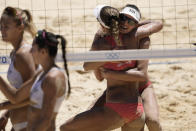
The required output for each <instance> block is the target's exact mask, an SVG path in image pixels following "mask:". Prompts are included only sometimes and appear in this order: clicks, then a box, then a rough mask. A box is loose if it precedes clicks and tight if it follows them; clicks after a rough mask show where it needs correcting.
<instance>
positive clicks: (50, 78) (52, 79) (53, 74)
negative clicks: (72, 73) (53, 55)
mask: <svg viewBox="0 0 196 131" xmlns="http://www.w3.org/2000/svg"><path fill="white" fill-rule="evenodd" d="M65 79H66V78H65V74H64V72H63V71H61V70H58V69H53V70H52V71H50V72H48V73H47V75H46V76H45V80H44V81H45V82H47V84H50V85H53V86H56V85H57V84H58V85H59V84H60V83H65Z"/></svg>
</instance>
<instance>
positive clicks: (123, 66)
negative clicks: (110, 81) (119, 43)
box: [103, 36, 137, 71]
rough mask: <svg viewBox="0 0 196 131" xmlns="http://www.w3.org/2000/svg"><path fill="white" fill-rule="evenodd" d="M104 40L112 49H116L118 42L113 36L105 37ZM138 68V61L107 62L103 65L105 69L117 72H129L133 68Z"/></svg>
mask: <svg viewBox="0 0 196 131" xmlns="http://www.w3.org/2000/svg"><path fill="white" fill-rule="evenodd" d="M104 38H105V40H106V41H107V42H108V43H109V44H111V46H112V49H114V48H115V47H116V42H115V40H114V38H113V37H112V36H105V37H104ZM136 66H137V61H136V60H130V61H122V62H120V63H113V62H107V63H105V64H104V65H103V67H104V68H106V69H111V70H115V71H121V70H128V69H131V68H135V67H136Z"/></svg>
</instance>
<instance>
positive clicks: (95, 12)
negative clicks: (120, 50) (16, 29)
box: [94, 5, 110, 29]
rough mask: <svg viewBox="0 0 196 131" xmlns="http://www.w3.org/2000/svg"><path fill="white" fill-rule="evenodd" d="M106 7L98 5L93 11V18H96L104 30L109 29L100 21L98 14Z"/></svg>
mask: <svg viewBox="0 0 196 131" xmlns="http://www.w3.org/2000/svg"><path fill="white" fill-rule="evenodd" d="M105 6H106V5H98V6H96V8H95V9H94V15H95V17H96V18H97V20H98V22H99V23H100V24H101V25H102V26H103V27H105V28H107V29H109V28H110V27H109V26H107V25H105V23H104V22H103V21H102V20H101V17H100V13H101V10H102V9H103V7H105Z"/></svg>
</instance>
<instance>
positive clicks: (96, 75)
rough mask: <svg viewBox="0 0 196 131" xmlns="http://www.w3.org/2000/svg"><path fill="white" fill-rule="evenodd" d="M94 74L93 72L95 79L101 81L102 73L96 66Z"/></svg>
mask: <svg viewBox="0 0 196 131" xmlns="http://www.w3.org/2000/svg"><path fill="white" fill-rule="evenodd" d="M94 74H95V77H96V78H97V80H99V81H103V79H104V78H103V77H102V75H101V71H100V69H99V68H98V69H96V70H94Z"/></svg>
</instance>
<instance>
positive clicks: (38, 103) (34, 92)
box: [30, 68, 68, 112]
mask: <svg viewBox="0 0 196 131" xmlns="http://www.w3.org/2000/svg"><path fill="white" fill-rule="evenodd" d="M54 69H57V70H61V69H59V68H52V69H51V70H54ZM51 70H50V71H51ZM42 74H43V72H42V73H40V74H39V75H38V76H37V78H36V80H35V82H34V84H33V86H32V88H31V95H30V99H31V101H32V102H33V103H34V104H32V105H31V106H33V107H35V108H38V109H41V108H42V104H43V97H44V92H43V90H42V88H41V84H42V82H43V80H44V77H42V78H41V79H40V77H41V76H42ZM64 74H65V73H64ZM65 77H66V75H65ZM66 80H67V79H66ZM66 87H68V86H67V81H66ZM65 94H66V92H65ZM65 94H64V95H62V96H60V97H58V98H57V99H56V103H55V108H54V112H58V110H59V108H60V106H61V105H62V102H63V100H64V99H65Z"/></svg>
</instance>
